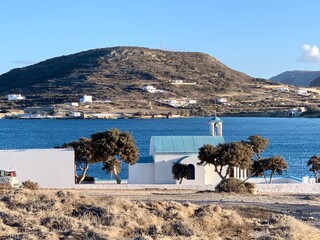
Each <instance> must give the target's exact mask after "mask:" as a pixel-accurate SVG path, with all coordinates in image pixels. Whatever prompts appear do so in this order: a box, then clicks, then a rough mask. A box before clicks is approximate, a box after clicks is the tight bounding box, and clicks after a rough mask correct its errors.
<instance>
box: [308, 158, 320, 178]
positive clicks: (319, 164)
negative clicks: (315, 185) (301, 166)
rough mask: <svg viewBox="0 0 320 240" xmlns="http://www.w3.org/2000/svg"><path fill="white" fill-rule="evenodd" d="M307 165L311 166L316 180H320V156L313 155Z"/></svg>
mask: <svg viewBox="0 0 320 240" xmlns="http://www.w3.org/2000/svg"><path fill="white" fill-rule="evenodd" d="M307 166H311V168H310V169H309V171H311V172H313V173H314V177H315V179H316V182H319V179H318V175H319V171H320V156H312V157H311V158H310V159H309V161H308V162H307Z"/></svg>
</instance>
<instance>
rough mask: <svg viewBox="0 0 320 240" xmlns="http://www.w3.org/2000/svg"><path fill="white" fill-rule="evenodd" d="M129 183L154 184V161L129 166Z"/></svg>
mask: <svg viewBox="0 0 320 240" xmlns="http://www.w3.org/2000/svg"><path fill="white" fill-rule="evenodd" d="M128 183H129V184H153V183H155V182H154V163H136V164H134V165H132V166H130V167H129V173H128Z"/></svg>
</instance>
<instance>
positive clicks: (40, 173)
mask: <svg viewBox="0 0 320 240" xmlns="http://www.w3.org/2000/svg"><path fill="white" fill-rule="evenodd" d="M0 169H5V170H6V169H12V170H15V171H16V173H17V176H18V180H19V184H21V182H24V181H26V180H31V181H33V182H37V183H38V184H39V186H40V187H41V188H74V179H75V176H74V151H73V149H17V150H0Z"/></svg>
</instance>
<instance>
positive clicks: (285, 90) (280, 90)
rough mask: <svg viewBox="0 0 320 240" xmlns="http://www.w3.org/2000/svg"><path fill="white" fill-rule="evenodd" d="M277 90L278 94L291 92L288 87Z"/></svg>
mask: <svg viewBox="0 0 320 240" xmlns="http://www.w3.org/2000/svg"><path fill="white" fill-rule="evenodd" d="M277 90H278V92H289V88H288V87H280V88H278V89H277Z"/></svg>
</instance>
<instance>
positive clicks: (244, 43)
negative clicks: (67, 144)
mask: <svg viewBox="0 0 320 240" xmlns="http://www.w3.org/2000/svg"><path fill="white" fill-rule="evenodd" d="M319 11H320V1H319V0H308V1H302V0H301V1H298V0H242V1H240V0H198V1H196V0H9V1H5V0H4V1H0V31H1V34H0V74H2V73H5V72H7V71H9V70H10V69H13V68H17V67H23V66H26V65H27V64H32V63H36V62H39V61H43V60H46V59H48V58H52V57H57V56H61V55H67V54H71V53H76V52H79V51H85V50H89V49H94V48H103V47H112V46H141V47H148V48H157V49H163V50H174V51H200V52H205V53H208V54H210V55H211V56H213V57H215V58H217V59H218V60H220V61H221V62H222V63H224V64H225V65H227V66H229V67H231V68H233V69H235V70H238V71H241V72H244V73H246V74H248V75H250V76H254V77H262V78H270V77H272V76H274V75H277V74H279V73H281V72H283V71H286V70H320V54H319V49H318V47H320V30H319V29H320V16H319Z"/></svg>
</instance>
